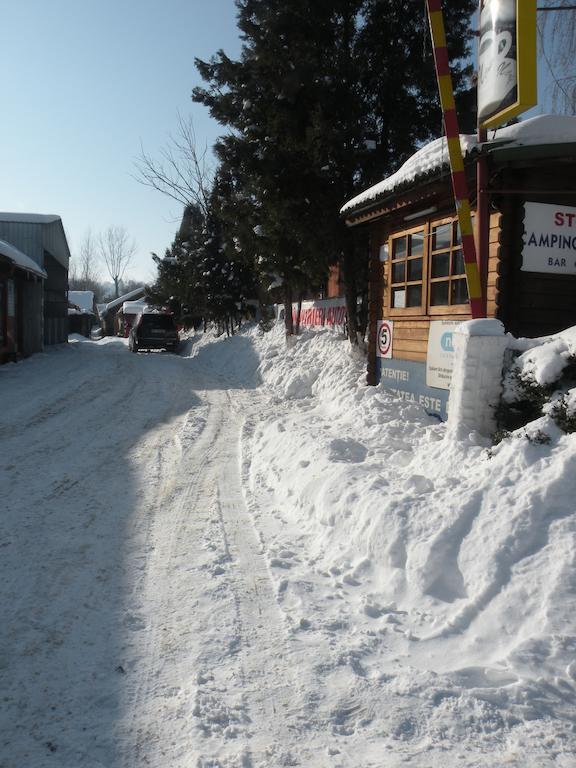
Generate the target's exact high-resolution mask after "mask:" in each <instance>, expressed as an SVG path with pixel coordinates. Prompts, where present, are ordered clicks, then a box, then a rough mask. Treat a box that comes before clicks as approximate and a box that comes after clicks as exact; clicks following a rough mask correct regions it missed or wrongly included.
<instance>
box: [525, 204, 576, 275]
mask: <svg viewBox="0 0 576 768" xmlns="http://www.w3.org/2000/svg"><path fill="white" fill-rule="evenodd" d="M521 269H522V271H523V272H550V273H552V274H556V275H576V208H571V207H568V206H566V205H549V204H548V203H524V246H523V248H522V267H521Z"/></svg>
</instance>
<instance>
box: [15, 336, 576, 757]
mask: <svg viewBox="0 0 576 768" xmlns="http://www.w3.org/2000/svg"><path fill="white" fill-rule="evenodd" d="M277 331H278V332H276V331H274V332H272V333H271V334H267V336H266V337H264V338H262V337H260V336H258V335H257V334H256V333H255V332H248V333H245V334H241V335H239V336H236V337H234V338H233V339H229V340H226V339H219V340H216V339H214V338H213V337H210V336H207V337H202V336H199V337H194V338H192V339H190V340H189V341H188V342H187V344H188V347H187V348H185V349H184V350H183V356H182V357H178V356H174V355H167V354H163V353H151V354H146V355H142V354H139V355H133V354H130V353H129V352H128V350H127V348H126V345H125V342H124V341H122V340H117V339H107V340H103V341H102V342H97V343H94V342H80V341H78V340H77V341H76V342H75V343H73V344H70V345H68V346H67V347H60V348H54V349H52V350H50V351H49V352H48V353H47V354H46V355H37V356H35V357H34V358H32V359H30V360H26V361H23V362H22V363H19V364H18V365H15V366H14V365H8V366H3V367H2V368H0V403H2V409H1V411H0V450H1V461H0V489H1V493H2V495H1V505H2V514H0V768H22V767H23V766H26V768H52V767H53V766H57V768H141V767H142V766H151V767H152V768H276V766H287V765H299V766H306V768H397V767H399V766H405V765H414V766H417V767H418V768H437V766H439V765H442V766H443V767H444V768H488V767H490V768H493V766H496V765H506V766H511V768H568V767H569V768H571V767H572V765H573V764H574V759H575V749H574V745H575V738H574V734H575V732H576V684H575V683H576V663H575V662H574V652H575V650H576V633H575V632H574V631H573V621H572V618H573V616H574V557H575V553H576V546H575V543H576V531H575V529H574V502H573V500H574V495H575V488H576V485H575V482H576V481H575V480H574V476H575V475H574V466H575V464H576V450H575V446H574V440H573V438H574V436H573V435H568V436H566V435H565V436H563V437H562V436H559V435H553V439H551V443H550V445H542V444H539V443H537V444H533V443H531V442H529V441H527V440H526V439H525V437H524V436H523V435H519V436H518V437H517V438H514V440H510V441H508V442H507V443H506V442H505V443H503V444H502V445H501V446H499V447H498V448H497V449H493V450H492V451H491V452H487V451H486V448H485V447H483V445H482V443H481V442H480V443H478V442H477V440H476V438H475V437H474V436H464V437H463V438H462V439H460V438H458V437H457V436H452V437H450V436H449V435H447V434H446V430H445V428H444V427H443V426H442V425H439V424H437V423H436V422H434V421H433V420H431V419H429V418H428V417H426V416H425V415H424V414H423V413H422V412H421V411H419V410H418V409H415V408H413V407H412V406H410V405H407V404H404V403H398V402H397V401H394V400H393V399H391V398H390V397H389V396H387V395H386V394H385V393H383V392H382V391H381V390H378V389H377V388H376V389H375V388H366V387H363V386H361V385H360V386H359V385H358V380H359V377H360V378H361V377H362V373H361V371H362V367H363V362H362V361H361V360H354V359H353V358H352V357H351V356H350V354H349V349H348V348H347V346H346V343H345V342H342V341H341V340H339V339H338V337H337V335H336V334H333V333H330V332H326V333H318V334H305V335H304V336H303V337H301V338H300V339H299V340H298V343H297V344H296V346H295V347H294V348H292V349H290V350H286V348H285V347H284V343H283V340H282V333H281V329H277ZM261 377H262V378H261Z"/></svg>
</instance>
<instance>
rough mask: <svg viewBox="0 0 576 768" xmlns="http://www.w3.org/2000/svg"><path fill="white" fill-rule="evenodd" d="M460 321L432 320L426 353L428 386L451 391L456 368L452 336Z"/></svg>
mask: <svg viewBox="0 0 576 768" xmlns="http://www.w3.org/2000/svg"><path fill="white" fill-rule="evenodd" d="M458 325H460V321H459V320H432V322H431V323H430V332H429V334H428V351H427V353H426V386H427V387H436V388H438V389H450V381H451V379H452V368H453V366H454V347H453V346H452V334H453V333H454V329H455V328H456V327H457V326H458Z"/></svg>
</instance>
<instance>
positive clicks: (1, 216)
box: [0, 212, 61, 224]
mask: <svg viewBox="0 0 576 768" xmlns="http://www.w3.org/2000/svg"><path fill="white" fill-rule="evenodd" d="M0 221H17V222H24V223H27V224H54V222H55V221H61V218H60V216H56V214H52V213H1V212H0Z"/></svg>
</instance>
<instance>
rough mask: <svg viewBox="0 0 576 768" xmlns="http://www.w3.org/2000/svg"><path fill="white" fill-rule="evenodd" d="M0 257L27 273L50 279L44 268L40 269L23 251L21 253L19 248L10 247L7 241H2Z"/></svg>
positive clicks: (0, 242)
mask: <svg viewBox="0 0 576 768" xmlns="http://www.w3.org/2000/svg"><path fill="white" fill-rule="evenodd" d="M0 255H1V256H5V257H6V258H7V259H10V261H11V262H12V263H13V264H15V265H16V266H17V267H19V268H20V269H24V270H26V272H32V274H34V275H38V276H39V277H48V275H47V274H46V272H45V271H44V270H43V269H42V267H39V266H38V264H36V262H35V261H33V260H32V259H31V258H30V256H26V254H25V253H22V251H19V250H18V248H15V247H14V246H13V245H10V243H7V242H6V241H5V240H0Z"/></svg>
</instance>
